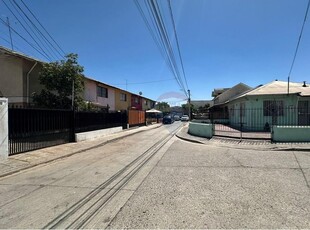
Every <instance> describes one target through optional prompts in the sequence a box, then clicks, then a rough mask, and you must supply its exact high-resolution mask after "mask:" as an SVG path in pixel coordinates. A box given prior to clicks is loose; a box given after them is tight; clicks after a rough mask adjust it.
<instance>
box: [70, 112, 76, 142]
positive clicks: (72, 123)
mask: <svg viewBox="0 0 310 230" xmlns="http://www.w3.org/2000/svg"><path fill="white" fill-rule="evenodd" d="M70 118H71V130H70V131H71V138H70V139H71V140H70V141H71V142H75V125H76V124H75V110H74V109H72V113H71V116H70Z"/></svg>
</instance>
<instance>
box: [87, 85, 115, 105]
mask: <svg viewBox="0 0 310 230" xmlns="http://www.w3.org/2000/svg"><path fill="white" fill-rule="evenodd" d="M97 85H99V86H101V87H105V88H107V89H108V98H105V97H98V96H97ZM84 99H85V100H86V101H90V102H93V103H94V104H99V105H101V106H104V107H106V106H107V105H109V107H110V110H115V90H114V89H112V88H109V87H108V86H105V85H104V84H97V82H95V81H91V80H88V79H87V80H85V90H84Z"/></svg>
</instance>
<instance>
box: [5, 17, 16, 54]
mask: <svg viewBox="0 0 310 230" xmlns="http://www.w3.org/2000/svg"><path fill="white" fill-rule="evenodd" d="M6 23H7V26H8V28H9V34H10V39H11V47H12V50H14V47H13V40H12V31H11V25H10V19H9V17H6Z"/></svg>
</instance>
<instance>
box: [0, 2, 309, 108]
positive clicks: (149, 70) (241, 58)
mask: <svg viewBox="0 0 310 230" xmlns="http://www.w3.org/2000/svg"><path fill="white" fill-rule="evenodd" d="M4 1H5V2H7V3H9V0H4ZM16 1H17V2H19V0H16ZM24 2H25V3H27V5H28V6H29V8H30V9H31V10H32V11H33V12H34V13H35V14H36V16H37V17H38V18H39V19H40V21H41V23H42V24H43V25H44V26H45V28H46V29H47V30H48V31H49V32H50V34H52V35H53V38H54V39H55V40H56V41H57V42H58V43H59V44H60V46H61V47H62V49H63V50H64V51H66V52H67V53H70V52H73V53H77V54H78V55H79V62H80V64H81V65H82V66H84V68H85V75H86V76H88V77H91V78H94V79H97V80H99V81H102V82H105V83H108V84H111V85H115V86H117V87H120V88H123V89H126V85H125V83H126V81H127V83H128V85H127V90H129V91H131V92H134V93H138V92H140V91H141V92H142V93H143V95H144V96H146V97H149V98H152V99H155V100H156V99H158V98H162V97H161V95H168V97H169V95H175V94H176V93H182V92H181V91H180V87H179V86H178V84H177V83H176V81H175V80H173V75H172V74H171V73H170V71H169V69H168V67H167V65H166V64H165V61H164V59H163V58H162V56H161V55H160V52H159V50H158V48H157V47H156V45H155V43H154V41H153V40H152V37H151V35H150V33H149V31H148V30H147V27H146V25H145V24H144V22H143V20H142V17H141V15H140V14H139V12H138V10H137V7H136V6H135V4H134V1H133V0H91V1H86V0H66V1H63V0H53V1H48V0H31V1H30V0H24ZM139 2H141V4H142V2H143V1H142V0H139ZM158 3H159V4H160V6H161V7H162V9H163V13H164V19H165V18H166V19H167V18H168V14H167V13H165V12H167V11H165V9H166V7H167V1H166V0H158ZM307 3H308V1H307V0H171V4H172V10H173V14H174V19H175V22H176V29H177V34H178V39H179V44H180V49H181V53H182V57H183V63H184V69H185V73H186V76H187V82H188V87H189V89H190V90H191V94H192V99H193V100H198V99H211V92H212V90H213V89H214V88H221V87H231V86H233V85H235V84H238V83H239V82H243V83H245V84H248V85H249V86H252V87H255V86H257V85H259V84H265V83H268V82H270V81H273V80H275V79H278V80H284V81H286V80H287V76H288V72H289V69H290V65H291V62H292V58H293V55H294V52H295V48H296V44H297V41H298V37H299V33H300V29H301V26H302V22H303V19H304V15H305V10H306V7H307ZM6 16H9V17H10V21H11V24H12V26H13V27H14V28H16V30H18V32H20V33H21V34H24V36H25V37H27V35H26V33H25V32H24V31H23V29H22V28H21V26H20V25H19V23H18V22H17V21H16V20H15V19H14V17H13V15H12V14H11V13H10V12H9V11H8V10H7V9H6V7H5V5H4V4H3V2H2V0H1V1H0V17H1V18H2V19H4V20H5V18H6ZM309 20H310V19H309V18H308V20H307V23H306V25H305V28H304V33H303V37H302V40H301V44H300V47H299V52H298V55H297V59H296V63H295V66H294V69H293V72H292V74H291V81H293V82H302V81H304V80H306V81H308V82H310V64H309V60H310V22H309ZM169 33H170V34H171V35H172V30H171V31H169ZM6 40H9V34H8V29H7V27H5V26H4V25H3V24H1V23H0V45H2V46H6V47H10V44H8V43H7V41H6ZM13 41H14V44H15V46H17V47H19V49H17V50H19V51H21V52H23V53H26V54H28V55H30V56H34V57H37V58H40V59H43V60H44V58H43V57H42V56H41V55H40V54H38V53H37V52H36V51H34V50H33V49H32V48H30V47H29V46H28V45H27V44H25V43H24V42H23V41H21V39H19V38H18V37H17V36H16V35H14V34H13ZM150 81H158V82H154V83H145V84H131V83H143V82H150ZM173 97H174V98H170V99H168V98H167V100H166V101H171V103H172V104H174V103H178V101H180V99H178V98H175V96H173Z"/></svg>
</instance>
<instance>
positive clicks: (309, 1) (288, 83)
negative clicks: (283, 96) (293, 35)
mask: <svg viewBox="0 0 310 230" xmlns="http://www.w3.org/2000/svg"><path fill="white" fill-rule="evenodd" d="M309 6H310V0H308V5H307V9H306V13H305V17H304V21H303V24H302V27H301V31H300V34H299V38H298V42H297V46H296V49H295V53H294V57H293V61H292V64H291V68H290V71H289V74H288V78H287V94H289V92H290V77H291V73H292V70H293V67H294V64H295V59H296V56H297V52H298V49H299V44H300V41H301V37H302V34H303V31H304V27H305V24H306V21H307V16H308V11H309Z"/></svg>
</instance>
